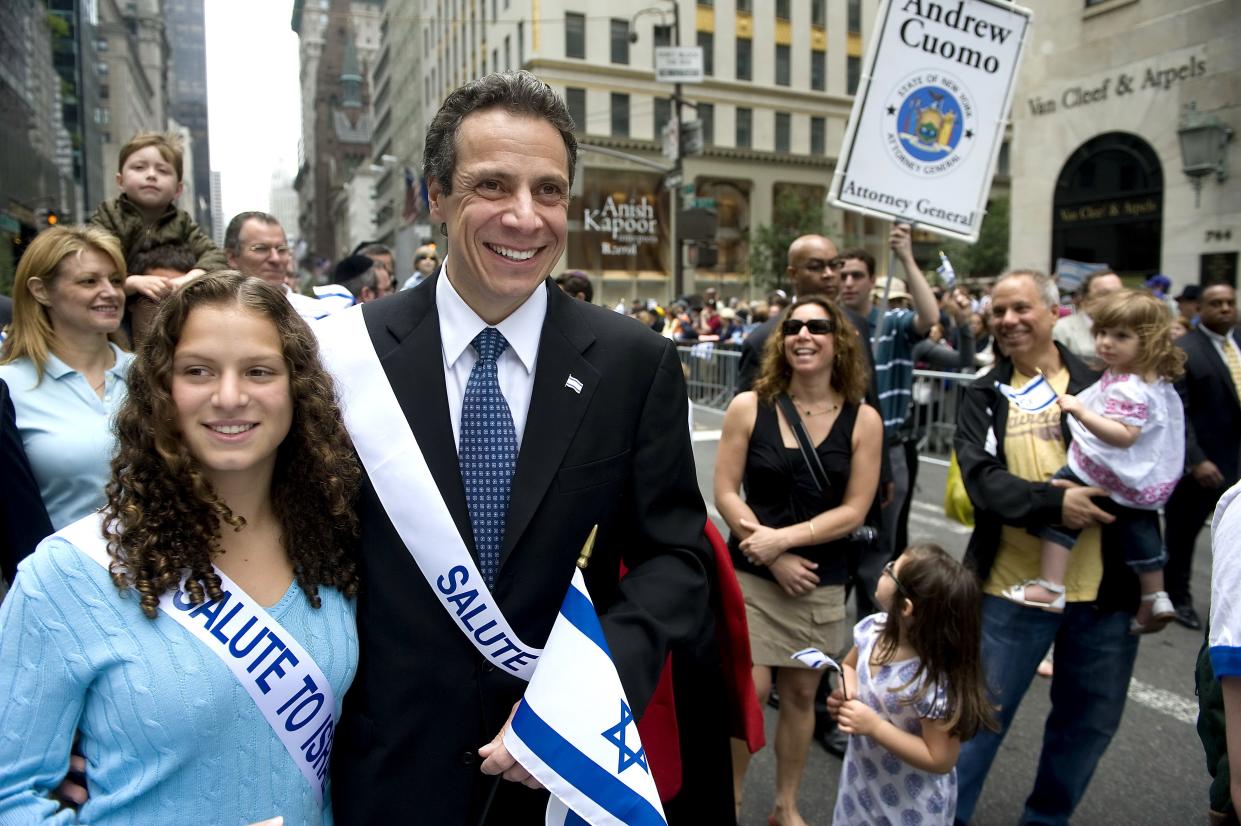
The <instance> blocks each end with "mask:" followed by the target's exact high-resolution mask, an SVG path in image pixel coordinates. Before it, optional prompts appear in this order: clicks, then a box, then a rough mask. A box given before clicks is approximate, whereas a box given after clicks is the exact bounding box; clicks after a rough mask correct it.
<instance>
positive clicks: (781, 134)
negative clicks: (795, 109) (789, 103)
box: [776, 112, 793, 152]
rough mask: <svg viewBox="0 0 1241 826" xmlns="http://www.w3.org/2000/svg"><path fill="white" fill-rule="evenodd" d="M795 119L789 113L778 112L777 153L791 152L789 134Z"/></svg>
mask: <svg viewBox="0 0 1241 826" xmlns="http://www.w3.org/2000/svg"><path fill="white" fill-rule="evenodd" d="M792 119H793V117H792V115H790V114H789V113H788V112H776V151H777V152H788V151H789V133H790V132H791V131H792V127H791V121H792Z"/></svg>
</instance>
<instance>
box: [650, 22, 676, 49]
mask: <svg viewBox="0 0 1241 826" xmlns="http://www.w3.org/2000/svg"><path fill="white" fill-rule="evenodd" d="M652 31H653V32H654V37H655V46H656V47H659V46H671V45H672V27H671V26H656V27H655V28H654V29H653V30H652Z"/></svg>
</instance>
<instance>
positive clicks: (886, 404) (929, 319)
mask: <svg viewBox="0 0 1241 826" xmlns="http://www.w3.org/2000/svg"><path fill="white" fill-rule="evenodd" d="M910 235H911V232H910V227H909V225H908V224H896V225H894V226H893V227H892V232H891V235H890V236H889V239H888V243H889V244H890V245H891V247H892V252H893V254H894V257H895V258H896V259H897V260H898V261H899V262H900V265H901V269H902V270H904V274H905V283H904V284H902V283H901V282H900V281H899V280H898V279H893V280H892V287H891V289H890V290H889V292H888V300H889V301H891V300H892V299H894V298H901V299H905V300H908V301H912V303H913V307H914V308H913V309H912V310H910V309H904V308H901V309H895V308H888V309H887V312H886V313H884V314H883V317H882V319H881V318H880V312H881V311H880V306H879V304H880V303H882V301H883V298H882V292H881V290H882V288H883V287H884V286H885V283H884V282H878V283H879V287H878V289H879V290H880V292H879V294H878V297H872V292H875V291H876V289H877V288H876V277H875V259H874V256H872V255H871V254H870V253H868V252H867V251H866V250H863V249H853V250H845V251H844V252H843V253H841V255H840V258H839V259H838V260H839V261H840V264H839V266H838V268H837V270H836V272H837V274H838V275H839V277H840V298H841V301H843V302H844V304H845V306H847V307H848V308H849V309H850V310H853V311H854V312H856V313H858V314H859V315H860V316H862V317H863V318H865V319H866V320H867V326H868V328H869V331H870V344H871V349H872V351H873V352H874V355H875V383H876V385H877V386H878V390H879V412H880V413H881V414H882V415H883V432H884V436H885V438H886V440H887V445H888V458H889V461H890V462H891V466H892V481H893V491H892V497H891V498H890V500H889V501H888V503H887V505H886V506H885V507H884V509H883V530H882V532H881V534H882V535H881V537H880V543H881V547H882V550H883V553H880V554H871V555H869V556H868V557H867V558H864V559H863V560H862V563H861V569H860V570H859V572H858V573H859V575H860V577H861V579H862V582H863V585H862V587H860V588H859V589H858V592H859V598H860V597H861V596H862V593H863V592H865V594H866V595H867V596H869V595H870V594H873V593H874V590H875V585H876V584H877V583H878V580H879V572H880V571H881V570H882V568H883V565H884V563H885V562H887V561H888V560H889V559H892V558H895V556H896V555H897V554H898V553H899V552H900V551H901V550H902V549H900V548H897V547H895V544H894V543H895V539H896V535H897V517H898V516H899V514H900V512H901V509H902V506H903V505H904V503H905V498H906V497H907V496H909V494H910V490H909V487H910V485H909V465H908V461H907V458H906V457H907V453H906V449H905V441H906V438H907V436H908V435H909V434H908V433H907V430H906V428H905V422H906V419H907V418H908V416H909V401H910V398H911V396H912V394H913V372H914V362H913V346H914V344H916V343H917V342H918V341H919V340H920V339H922V338H923V337H924V336H925V335H926V334H927V332H928V331H929V330H930V329H931V326H932V325H934V324H935V322H937V321H939V304H938V303H937V302H936V300H935V294H934V293H933V292H931V285H930V284H928V283H927V281H926V277H925V276H923V274H922V268H921V267H919V266H918V262H917V261H915V260H914V257H913V245H912V242H911V239H910ZM890 275H891V274H890ZM906 284H907V285H908V292H906V289H905V285H906ZM872 569H873V570H872Z"/></svg>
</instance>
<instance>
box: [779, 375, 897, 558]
mask: <svg viewBox="0 0 1241 826" xmlns="http://www.w3.org/2000/svg"><path fill="white" fill-rule="evenodd" d="M776 404H778V405H780V411H781V412H782V413H784V419H785V421H787V422H788V423H789V427H790V428H792V430H793V435H794V436H796V437H797V446H798V448H800V449H801V455H802V458H803V459H805V461H806V466H807V467H809V468H810V476H811V478H812V479H814V484H815V487H817V488H818V489H819V493H821V494H823V496H824V497H826V496H827V494H828V491H830V490H831V489H832V483H831V480H829V479H828V478H827V471H826V470H825V469H824V467H823V462H822V460H821V459H819V453H818V451H817V450H815V449H814V444H813V443H811V441H810V434H809V433H807V432H806V426H805V425H804V424H803V423H802V420H801V416H799V415H797V408H796V407H794V406H793V400H792V399H790V398H789V394H788V393H781V394H780V395H779V396H778V397H777V398H776ZM878 538H879V532H878V531H877V530H876V529H875V528H874V527H873V526H871V525H866V524H863V525H862V526H861V527H860V528H858V529H857V530H856V531H854V532H853V533H851V534H849V535H848V536H846V537H843V539H844V540H845V541H846V542H847V543H848V553H849V579H850V580H852V581H854V582H856V581H857V573H858V563H859V561H860V560H861V558H862V554H864V553H867V552H869V551H871V550H873V549H874V548H875V546H876V544H877V540H878Z"/></svg>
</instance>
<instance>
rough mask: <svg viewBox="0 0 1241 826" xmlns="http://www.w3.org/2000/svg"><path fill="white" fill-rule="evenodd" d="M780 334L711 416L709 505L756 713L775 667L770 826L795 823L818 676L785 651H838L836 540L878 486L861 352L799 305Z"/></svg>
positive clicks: (745, 757) (840, 542) (814, 305)
mask: <svg viewBox="0 0 1241 826" xmlns="http://www.w3.org/2000/svg"><path fill="white" fill-rule="evenodd" d="M780 332H781V333H782V335H773V336H771V337H770V338H769V339H768V340H767V344H766V349H765V351H764V354H763V367H762V372H761V374H760V375H759V378H758V380H757V381H756V382H755V384H754V390H753V391H748V392H745V393H741V394H739V395H738V396H737V397H736V398H734V399H733V401H732V403H731V404H730V405H729V406H728V412H727V413H726V414H725V416H724V431H723V434H722V436H721V439H720V446H719V452H718V454H717V458H716V466H715V503H716V506H717V507H718V508H719V510H720V514H721V515H722V516H723V517H724V519H725V520H726V521H727V522H728V527H729V529H730V531H731V537H730V539H729V548H730V549H731V550H732V556H733V564H734V565H735V566H736V568H737V579H738V580H739V581H740V583H741V589H742V591H743V593H744V594H745V602H746V618H747V620H748V622H749V626H750V647H751V650H752V653H753V658H754V687H755V689H756V691H757V693H758V699H759V702H760V703H764V702H766V700H767V695H768V694H769V693H770V692H771V687H772V668H777V667H778V668H779V673H778V676H777V678H776V687H777V688H778V689H779V692H780V714H779V719H778V723H777V727H776V737H775V747H776V796H775V803H774V806H773V808H772V814H771V816H770V818H769V823H771V824H772V825H773V826H777V825H778V826H803V824H804V823H805V821H804V820H803V819H802V817H801V815H800V813H799V812H798V809H797V790H798V787H799V786H800V784H801V775H802V769H803V768H804V766H805V762H806V752H807V750H808V749H809V746H810V739H811V736H812V735H813V733H814V696H815V692H816V690H817V688H818V684H819V680H820V678H821V677H822V672H821V671H816V670H812V669H810V668H807V667H805V666H803V665H802V663H801V662H800V661H798V660H794V659H791V655H792V654H793V653H794V652H796V651H800V650H801V649H803V648H809V647H813V648H818V649H819V650H821V651H824V652H827V653H829V654H837V653H839V652H840V651H841V650H842V649H843V648H844V647H845V645H846V643H847V641H848V638H847V632H848V627H847V623H846V620H845V587H844V586H845V581H846V579H847V577H848V572H849V568H848V555H847V539H848V537H849V535H850V534H851V533H853V531H855V530H856V529H857V528H859V527H860V526H861V525H862V524H863V521H864V520H865V518H866V514H867V511H869V510H870V506H871V502H872V500H873V499H874V496H875V491H876V488H877V487H878V483H879V464H880V450H881V448H882V444H883V422H882V420H881V419H880V417H879V414H878V412H877V411H876V410H875V409H874V408H872V407H869V406H866V405H865V404H863V402H862V399H863V396H864V394H865V391H866V384H867V375H866V362H865V355H864V353H863V350H862V349H861V348H862V347H863V346H864V345H863V343H862V342H861V341H860V340H859V339H858V337H857V334H856V333H855V332H854V328H853V326H852V325H851V324H850V323H849V322H848V321H847V320H846V319H845V317H844V316H843V315H842V313H841V311H840V310H839V309H838V308H837V307H836V305H834V304H833V303H832V302H830V301H829V300H828V299H826V298H824V297H822V296H807V297H805V298H802V299H800V300H799V301H797V302H796V303H794V304H793V305H792V306H791V307H790V308H789V309H788V311H787V312H786V313H785V314H784V316H783V321H782V322H781V328H780ZM795 428H800V429H802V430H803V433H802V434H801V438H799V435H798V434H797V432H796V430H795ZM803 440H804V442H805V446H806V449H805V450H803V448H802V447H801V445H802V442H803ZM743 485H744V487H745V498H744V499H743V498H742V496H741V488H742V486H743ZM733 758H734V759H733V771H734V788H735V790H736V796H737V807H738V811H740V805H741V792H742V786H743V783H744V780H745V771H746V767H747V766H748V764H749V759H750V755H749V753H748V751H747V750H746V749H745V748H744V746H743V745H742V744H740V743H739V742H735V743H734V748H733Z"/></svg>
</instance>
